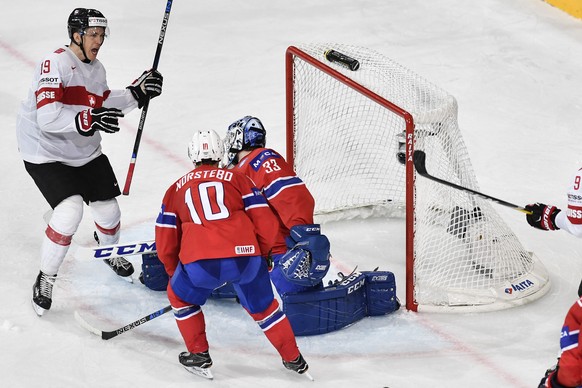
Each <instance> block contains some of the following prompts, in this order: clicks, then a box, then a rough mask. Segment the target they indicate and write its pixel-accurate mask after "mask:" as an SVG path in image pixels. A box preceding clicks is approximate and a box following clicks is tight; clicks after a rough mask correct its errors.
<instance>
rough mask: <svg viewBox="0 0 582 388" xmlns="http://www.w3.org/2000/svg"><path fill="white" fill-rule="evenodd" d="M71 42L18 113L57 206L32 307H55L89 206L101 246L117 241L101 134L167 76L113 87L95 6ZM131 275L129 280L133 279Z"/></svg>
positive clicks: (25, 150)
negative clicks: (102, 56)
mask: <svg viewBox="0 0 582 388" xmlns="http://www.w3.org/2000/svg"><path fill="white" fill-rule="evenodd" d="M67 27H68V33H69V38H70V43H69V44H68V45H65V46H62V47H60V48H58V49H57V50H55V51H54V52H52V53H50V54H48V55H46V56H45V57H44V58H43V59H42V60H41V61H40V63H39V65H38V66H37V67H36V68H35V71H34V76H33V80H32V84H31V86H30V89H29V92H28V96H27V98H26V99H25V100H24V101H23V102H22V104H21V106H20V110H19V112H18V117H17V124H16V135H17V140H18V148H19V151H20V154H21V156H22V159H23V160H24V166H25V169H26V171H27V172H28V173H29V175H30V176H31V177H32V179H33V180H34V182H35V184H36V185H37V187H38V188H39V190H40V191H41V193H42V195H43V196H44V198H45V199H46V200H47V202H48V203H49V205H50V206H51V208H52V209H53V213H52V217H51V219H50V221H49V222H48V226H47V228H46V231H45V235H44V237H43V241H42V248H41V254H40V256H41V257H40V272H39V274H38V276H37V278H36V282H35V283H34V286H33V297H32V305H33V307H34V309H35V311H36V313H37V314H38V315H39V316H41V315H42V314H43V313H44V312H45V311H46V310H48V309H50V307H51V303H52V288H53V284H54V282H55V280H56V276H57V273H58V270H59V267H60V266H61V264H62V262H63V260H64V257H65V255H66V253H67V251H68V249H69V246H70V244H71V241H72V237H73V235H74V234H75V232H76V231H77V228H78V226H79V224H80V222H81V219H82V216H83V207H84V205H83V202H85V203H86V204H88V205H89V208H90V209H91V213H92V216H93V220H94V221H95V227H96V236H97V237H98V240H99V242H100V243H101V244H104V245H109V244H116V243H117V242H118V240H119V234H120V220H121V212H120V209H119V205H118V203H117V199H116V197H117V196H118V195H120V194H121V193H120V190H119V185H118V183H117V179H116V177H115V174H114V172H113V169H112V167H111V164H110V163H109V160H108V159H107V157H106V156H105V155H104V154H103V153H102V151H101V132H105V133H115V132H118V131H119V118H121V117H123V116H124V114H125V113H127V112H129V111H131V110H133V109H135V108H137V107H139V108H141V107H142V106H143V104H144V102H145V101H146V100H147V99H148V98H153V97H156V96H159V95H160V94H161V92H162V81H163V78H162V75H161V74H160V73H159V72H157V71H155V70H154V71H151V70H150V71H145V72H143V74H141V76H140V77H139V78H138V79H137V80H135V81H134V82H133V83H132V84H131V85H129V86H128V87H127V88H124V89H120V90H111V89H110V88H109V86H108V85H107V80H106V74H105V69H104V67H103V65H102V64H101V62H99V60H98V59H97V55H98V54H99V52H100V50H101V48H102V47H103V43H104V41H105V38H106V37H107V34H108V32H109V28H108V25H107V19H106V18H105V17H104V16H103V14H102V13H101V12H99V11H97V10H95V9H86V8H76V9H75V10H73V12H72V13H71V14H70V15H69V18H68V21H67ZM105 262H106V263H107V264H108V265H109V266H110V267H111V268H112V269H113V270H114V271H115V272H116V273H117V274H118V275H119V276H122V277H130V276H131V274H132V273H133V271H134V269H133V266H132V265H131V263H130V262H128V261H127V260H125V259H124V258H116V259H110V260H105ZM130 279H131V278H130Z"/></svg>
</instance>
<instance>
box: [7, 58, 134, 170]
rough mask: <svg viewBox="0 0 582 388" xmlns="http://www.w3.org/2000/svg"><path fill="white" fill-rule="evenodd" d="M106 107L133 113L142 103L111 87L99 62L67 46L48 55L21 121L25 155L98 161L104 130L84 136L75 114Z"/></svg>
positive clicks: (35, 159) (36, 158)
mask: <svg viewBox="0 0 582 388" xmlns="http://www.w3.org/2000/svg"><path fill="white" fill-rule="evenodd" d="M101 106H105V107H108V108H118V109H121V110H123V111H124V113H128V112H129V111H131V110H133V109H135V108H136V107H137V101H136V100H135V98H133V96H132V95H131V92H130V91H129V90H128V89H123V90H109V87H108V86H107V80H106V74H105V68H104V67H103V65H102V64H101V62H99V60H97V59H96V60H94V61H92V62H91V63H84V62H82V61H81V60H80V59H79V58H78V57H77V56H76V55H75V53H73V51H71V49H70V48H69V47H67V46H64V47H61V48H59V49H57V50H56V51H55V52H53V53H51V54H49V55H47V56H46V57H45V58H44V59H43V60H42V61H41V63H40V65H39V66H38V67H37V68H36V70H35V74H34V77H33V80H32V84H31V86H30V89H29V91H28V96H27V98H26V99H25V100H24V101H22V104H21V106H20V109H19V112H18V116H17V120H16V137H17V140H18V149H19V151H20V154H21V155H22V158H23V159H24V160H25V161H27V162H30V163H35V164H41V163H50V162H62V163H64V164H66V165H69V166H73V167H78V166H83V165H85V164H87V163H88V162H90V161H91V160H93V159H95V158H96V157H98V156H99V155H101V134H100V133H99V131H96V132H95V134H94V135H93V136H88V137H87V136H82V135H80V134H79V133H78V132H77V129H76V126H75V116H76V115H77V113H78V112H80V111H82V110H85V109H87V108H99V107H101Z"/></svg>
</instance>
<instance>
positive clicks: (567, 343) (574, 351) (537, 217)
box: [525, 169, 582, 388]
mask: <svg viewBox="0 0 582 388" xmlns="http://www.w3.org/2000/svg"><path fill="white" fill-rule="evenodd" d="M571 182H572V183H571V186H570V187H569V188H568V191H567V197H568V209H567V210H566V211H562V210H561V209H558V208H557V207H556V206H553V205H546V204H543V203H535V204H530V205H527V206H526V207H525V208H526V209H527V210H529V211H531V212H532V214H528V215H526V220H527V222H528V224H530V225H531V226H533V227H534V228H536V229H541V230H546V231H548V230H560V229H562V230H565V231H567V232H568V233H570V234H573V235H574V236H577V237H582V169H581V170H578V171H577V172H576V174H574V177H573V179H572V180H571ZM578 296H579V297H580V296H582V282H581V283H580V286H579V287H578ZM580 329H582V299H579V300H577V301H576V302H574V304H573V305H572V307H571V308H570V310H569V311H568V313H567V315H566V318H565V320H564V325H563V326H562V331H561V335H560V357H559V359H558V363H557V364H556V365H555V366H554V367H553V368H550V369H548V370H547V371H546V375H545V376H544V378H543V379H542V381H541V382H540V385H539V387H551V388H568V387H579V386H582V348H581V347H580Z"/></svg>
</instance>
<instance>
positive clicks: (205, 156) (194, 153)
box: [188, 129, 223, 164]
mask: <svg viewBox="0 0 582 388" xmlns="http://www.w3.org/2000/svg"><path fill="white" fill-rule="evenodd" d="M222 151H223V148H222V140H221V139H220V136H218V133H216V131H214V130H212V129H209V130H204V131H197V132H196V133H194V136H192V140H191V141H190V144H188V157H189V158H190V160H191V161H192V163H194V164H198V163H201V162H202V161H213V162H219V161H220V159H222Z"/></svg>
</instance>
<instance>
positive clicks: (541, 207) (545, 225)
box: [525, 203, 561, 230]
mask: <svg viewBox="0 0 582 388" xmlns="http://www.w3.org/2000/svg"><path fill="white" fill-rule="evenodd" d="M525 208H526V210H529V211H531V212H532V214H528V215H526V216H525V218H526V220H527V223H528V224H530V225H531V226H533V227H534V228H536V229H541V230H559V229H560V228H558V227H557V226H556V216H557V215H558V213H559V212H560V211H561V210H560V209H558V208H557V207H555V206H551V205H545V204H543V203H535V204H531V205H527V206H526V207H525Z"/></svg>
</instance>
